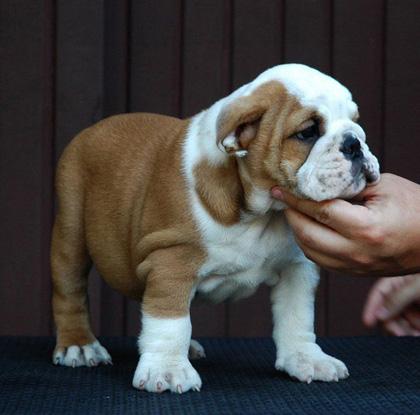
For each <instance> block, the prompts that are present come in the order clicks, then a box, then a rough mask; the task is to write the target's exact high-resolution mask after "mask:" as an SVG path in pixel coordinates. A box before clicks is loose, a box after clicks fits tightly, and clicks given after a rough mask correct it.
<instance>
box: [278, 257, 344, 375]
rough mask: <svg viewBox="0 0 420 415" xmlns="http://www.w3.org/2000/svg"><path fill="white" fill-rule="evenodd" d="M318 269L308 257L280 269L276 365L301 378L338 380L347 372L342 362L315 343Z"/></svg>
mask: <svg viewBox="0 0 420 415" xmlns="http://www.w3.org/2000/svg"><path fill="white" fill-rule="evenodd" d="M318 280H319V271H318V268H317V267H316V265H315V264H313V263H312V262H310V261H305V262H302V263H299V264H292V265H290V266H289V267H288V268H286V269H285V270H284V271H282V273H281V277H280V281H279V283H278V284H277V285H276V286H275V287H274V288H273V291H272V294H271V300H272V310H273V322H274V330H273V338H274V342H275V344H276V348H277V360H276V369H279V370H283V371H285V372H287V373H288V374H289V375H290V376H292V377H295V378H297V379H299V380H300V381H302V382H307V383H310V382H312V380H322V381H338V380H339V379H344V378H346V377H347V376H348V370H347V368H346V366H345V364H344V363H343V362H341V361H340V360H338V359H335V358H334V357H332V356H329V355H327V354H325V353H324V352H323V351H322V350H321V348H320V347H319V346H318V345H317V344H316V343H315V339H316V337H315V334H314V300H315V291H316V287H317V285H318Z"/></svg>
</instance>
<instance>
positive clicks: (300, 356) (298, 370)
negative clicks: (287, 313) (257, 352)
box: [276, 344, 349, 383]
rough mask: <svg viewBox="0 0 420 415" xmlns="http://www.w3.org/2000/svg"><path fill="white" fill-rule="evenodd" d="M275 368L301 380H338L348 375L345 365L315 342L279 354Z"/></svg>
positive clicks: (308, 381)
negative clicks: (281, 354) (282, 354)
mask: <svg viewBox="0 0 420 415" xmlns="http://www.w3.org/2000/svg"><path fill="white" fill-rule="evenodd" d="M276 369H278V370H283V371H285V372H287V373H288V374H289V375H290V376H292V377H294V378H296V379H298V380H300V381H301V382H306V383H311V382H312V381H313V380H321V381H324V382H333V381H335V382H338V380H339V379H345V378H347V377H348V376H349V371H348V370H347V367H346V365H345V364H344V363H343V362H341V361H340V360H338V359H335V358H334V357H332V356H329V355H327V354H326V353H324V352H323V351H322V350H321V348H320V347H319V346H318V345H316V344H305V345H303V346H302V347H297V348H295V350H294V351H292V352H290V353H286V354H284V356H280V357H279V358H278V359H277V361H276Z"/></svg>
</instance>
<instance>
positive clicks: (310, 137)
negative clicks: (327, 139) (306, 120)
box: [293, 123, 319, 142]
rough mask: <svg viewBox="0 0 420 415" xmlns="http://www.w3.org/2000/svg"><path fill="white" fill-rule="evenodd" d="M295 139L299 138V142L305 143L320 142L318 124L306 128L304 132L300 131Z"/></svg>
mask: <svg viewBox="0 0 420 415" xmlns="http://www.w3.org/2000/svg"><path fill="white" fill-rule="evenodd" d="M293 137H295V138H297V139H298V140H301V141H305V142H310V141H316V140H318V138H319V126H318V123H314V124H312V125H311V126H310V127H308V128H305V129H304V130H302V131H299V132H298V133H296V134H295V135H294V136H293Z"/></svg>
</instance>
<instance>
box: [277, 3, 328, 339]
mask: <svg viewBox="0 0 420 415" xmlns="http://www.w3.org/2000/svg"><path fill="white" fill-rule="evenodd" d="M284 12H285V32H284V62H285V63H303V64H305V65H309V66H312V67H314V68H316V69H319V70H320V71H323V72H326V73H330V71H331V24H332V7H331V1H330V0H314V1H306V0H286V1H285V6H284ZM328 287H329V276H328V273H327V272H325V271H322V273H321V281H320V284H319V287H318V291H317V298H316V306H315V328H316V333H317V334H318V335H325V334H326V333H327V330H328V303H327V298H328Z"/></svg>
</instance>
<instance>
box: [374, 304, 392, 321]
mask: <svg viewBox="0 0 420 415" xmlns="http://www.w3.org/2000/svg"><path fill="white" fill-rule="evenodd" d="M375 314H376V317H378V318H379V319H380V320H386V319H387V318H388V317H389V310H388V309H386V308H385V307H381V308H380V309H379V310H378V311H377V312H376V313H375Z"/></svg>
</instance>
